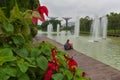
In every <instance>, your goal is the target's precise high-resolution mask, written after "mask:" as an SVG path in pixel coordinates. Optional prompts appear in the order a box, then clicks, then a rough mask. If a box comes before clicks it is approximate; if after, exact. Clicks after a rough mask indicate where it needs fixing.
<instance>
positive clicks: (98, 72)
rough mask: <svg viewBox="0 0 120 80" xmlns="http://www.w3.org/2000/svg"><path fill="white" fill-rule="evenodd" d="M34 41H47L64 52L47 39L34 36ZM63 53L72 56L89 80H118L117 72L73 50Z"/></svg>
mask: <svg viewBox="0 0 120 80" xmlns="http://www.w3.org/2000/svg"><path fill="white" fill-rule="evenodd" d="M35 40H36V41H49V42H51V43H52V44H54V45H55V46H57V47H58V48H59V49H60V50H62V51H65V50H64V47H63V45H62V44H60V43H58V42H56V41H54V40H51V39H49V38H47V37H43V36H36V38H35ZM65 52H67V53H69V54H70V56H73V58H74V59H75V60H76V61H77V63H78V65H79V68H81V69H83V70H84V71H85V72H86V73H87V75H88V76H89V77H90V78H91V80H120V71H119V70H117V69H115V68H113V67H110V66H109V65H106V64H104V63H102V62H100V61H97V60H95V59H93V58H91V57H89V56H86V55H84V54H82V53H80V52H77V51H75V50H68V51H65Z"/></svg>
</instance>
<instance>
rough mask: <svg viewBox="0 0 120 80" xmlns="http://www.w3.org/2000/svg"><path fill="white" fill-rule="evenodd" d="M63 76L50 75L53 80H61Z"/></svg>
mask: <svg viewBox="0 0 120 80" xmlns="http://www.w3.org/2000/svg"><path fill="white" fill-rule="evenodd" d="M63 77H64V75H63V74H61V73H56V74H53V75H52V79H53V80H63Z"/></svg>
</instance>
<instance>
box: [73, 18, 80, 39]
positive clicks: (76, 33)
mask: <svg viewBox="0 0 120 80" xmlns="http://www.w3.org/2000/svg"><path fill="white" fill-rule="evenodd" d="M79 33H80V18H79V16H77V17H76V21H75V28H74V36H75V37H79Z"/></svg>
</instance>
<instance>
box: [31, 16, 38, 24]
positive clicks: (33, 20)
mask: <svg viewBox="0 0 120 80" xmlns="http://www.w3.org/2000/svg"><path fill="white" fill-rule="evenodd" d="M32 22H33V24H34V25H36V24H37V22H38V18H35V17H32Z"/></svg>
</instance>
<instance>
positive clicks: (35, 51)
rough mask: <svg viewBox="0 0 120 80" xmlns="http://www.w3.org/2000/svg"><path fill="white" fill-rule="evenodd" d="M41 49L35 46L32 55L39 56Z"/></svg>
mask: <svg viewBox="0 0 120 80" xmlns="http://www.w3.org/2000/svg"><path fill="white" fill-rule="evenodd" d="M40 53H41V51H40V50H39V49H37V48H33V49H32V51H31V57H38V56H39V55H40Z"/></svg>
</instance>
